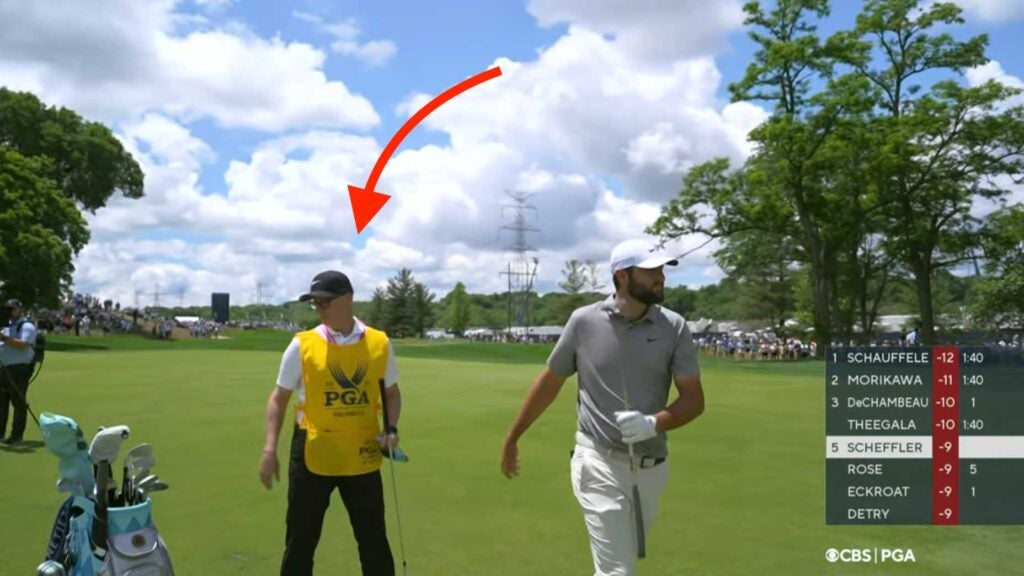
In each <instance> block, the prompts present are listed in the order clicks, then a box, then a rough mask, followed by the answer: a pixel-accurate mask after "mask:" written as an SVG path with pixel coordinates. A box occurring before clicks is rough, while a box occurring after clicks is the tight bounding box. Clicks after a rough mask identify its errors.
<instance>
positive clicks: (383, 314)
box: [366, 287, 387, 331]
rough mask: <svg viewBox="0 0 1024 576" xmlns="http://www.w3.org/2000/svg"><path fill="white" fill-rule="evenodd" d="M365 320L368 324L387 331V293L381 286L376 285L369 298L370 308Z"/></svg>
mask: <svg viewBox="0 0 1024 576" xmlns="http://www.w3.org/2000/svg"><path fill="white" fill-rule="evenodd" d="M366 322H367V324H369V325H370V326H373V327H375V328H378V329H382V330H385V331H387V328H385V325H386V323H387V293H386V292H385V291H384V289H383V288H380V287H377V288H376V289H375V290H374V291H373V297H372V298H371V299H370V309H369V311H368V312H367V315H366Z"/></svg>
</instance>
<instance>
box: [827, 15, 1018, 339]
mask: <svg viewBox="0 0 1024 576" xmlns="http://www.w3.org/2000/svg"><path fill="white" fill-rule="evenodd" d="M961 13H962V10H961V9H960V8H959V7H957V6H956V5H955V4H951V3H934V4H929V5H926V6H923V7H922V6H921V2H920V1H919V0H869V1H868V2H867V3H866V4H865V6H864V9H863V11H862V12H861V14H860V15H859V16H858V18H857V25H856V28H855V29H854V30H853V31H851V32H843V33H839V34H837V35H836V36H835V37H834V38H833V39H832V40H830V45H832V46H833V47H836V54H837V55H838V56H839V58H840V59H841V60H842V61H843V62H844V63H845V64H847V65H849V66H850V67H851V68H852V69H853V70H852V72H851V73H850V76H856V77H857V78H863V79H867V80H868V81H869V83H870V84H869V86H868V88H867V91H866V94H867V96H868V97H869V98H870V100H871V101H872V103H873V108H874V112H875V114H876V116H875V118H874V119H873V121H872V123H871V124H872V125H871V131H872V133H873V134H876V135H878V137H879V141H878V142H877V145H875V146H873V147H871V150H872V152H873V155H874V158H873V159H872V162H871V169H870V170H869V171H868V172H867V173H868V174H870V176H871V182H870V185H871V187H872V188H873V189H875V190H876V191H877V193H878V195H879V197H880V199H881V202H882V206H883V208H884V214H885V227H884V230H883V232H884V234H885V237H886V239H887V242H886V244H887V246H886V249H887V250H888V251H889V252H890V253H891V254H893V255H894V256H895V258H896V260H897V261H898V262H900V263H901V264H902V265H903V266H904V267H905V269H906V270H907V271H908V272H909V273H910V275H911V276H912V277H913V279H914V285H915V288H916V291H917V298H918V304H919V309H920V318H921V332H922V340H923V341H924V342H925V343H927V344H933V343H934V342H935V333H934V329H935V306H934V302H933V298H934V294H933V286H932V284H933V281H934V279H935V274H936V272H937V271H938V270H940V269H943V268H947V267H950V266H954V265H956V264H959V263H962V262H965V261H966V260H968V259H970V258H971V257H972V256H973V253H974V248H975V247H976V246H977V240H978V238H979V235H978V224H979V223H978V221H977V220H976V219H975V218H974V217H972V216H971V209H972V206H973V203H974V200H976V199H979V198H987V199H990V200H991V199H996V198H1001V197H1004V196H1005V195H1006V194H1007V193H1008V191H1007V190H1006V189H1005V188H1003V187H1001V186H999V185H998V184H997V183H996V181H995V177H997V176H1003V175H1010V176H1012V177H1016V178H1020V177H1021V176H1022V175H1024V156H1022V154H1024V108H1021V107H1019V106H1018V107H1013V108H1006V109H1003V110H1000V109H999V107H1000V106H1002V105H1003V103H1005V101H1006V100H1007V99H1008V98H1010V97H1011V96H1014V95H1016V94H1018V93H1019V92H1020V91H1019V90H1015V89H1011V88H1009V87H1006V86H1003V85H1001V84H998V83H996V82H994V81H989V82H987V83H985V84H983V85H980V86H976V87H965V86H963V85H962V84H961V82H959V81H958V80H959V78H957V79H949V78H945V79H942V80H940V81H938V82H936V83H935V84H933V85H932V87H931V89H930V90H922V87H921V85H920V84H918V82H920V80H921V77H922V76H923V77H925V78H928V77H938V76H939V75H941V74H943V73H946V74H948V73H950V72H952V73H954V74H956V75H957V76H962V72H963V70H965V69H968V68H972V67H976V66H980V65H982V64H984V63H985V62H987V58H986V57H985V47H986V45H987V44H988V38H987V37H986V36H984V35H981V36H975V37H973V38H970V39H968V40H966V41H958V40H956V39H954V38H953V36H952V35H951V34H950V33H948V32H946V31H945V30H947V29H949V28H950V27H952V26H954V25H958V24H963V22H964V21H963V19H962V18H961ZM876 60H878V62H877V63H876V62H875V61H876Z"/></svg>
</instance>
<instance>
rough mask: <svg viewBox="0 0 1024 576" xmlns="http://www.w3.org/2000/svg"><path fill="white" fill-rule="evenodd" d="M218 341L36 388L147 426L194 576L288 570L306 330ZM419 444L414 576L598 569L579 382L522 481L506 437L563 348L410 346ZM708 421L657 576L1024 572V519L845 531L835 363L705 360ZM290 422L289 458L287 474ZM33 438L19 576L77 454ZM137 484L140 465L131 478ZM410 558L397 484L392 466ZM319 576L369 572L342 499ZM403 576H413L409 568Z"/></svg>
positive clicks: (43, 407)
mask: <svg viewBox="0 0 1024 576" xmlns="http://www.w3.org/2000/svg"><path fill="white" fill-rule="evenodd" d="M231 336H232V337H231V338H229V339H226V340H218V341H210V340H205V341H181V342H166V341H159V340H149V339H143V338H139V337H107V338H100V337H94V338H74V337H59V336H54V337H51V338H50V342H51V343H52V345H51V346H50V352H48V353H47V359H46V363H45V365H44V368H43V372H42V375H41V376H40V377H39V379H38V380H37V381H36V382H35V383H34V384H33V385H32V387H31V388H30V400H31V404H32V406H33V408H34V410H35V411H36V413H39V412H42V411H49V412H55V413H59V414H64V415H67V416H71V417H73V418H75V419H76V420H77V421H78V422H79V424H80V425H81V426H82V428H83V430H85V432H86V434H87V436H88V437H89V438H91V437H92V435H93V433H94V432H95V431H96V428H97V426H100V425H105V426H109V425H115V424H127V425H128V426H130V427H131V430H132V437H131V438H130V439H129V440H128V441H127V443H126V445H125V448H124V449H125V450H127V448H130V447H131V446H133V445H134V444H136V443H139V442H149V443H151V444H153V446H154V455H155V457H156V460H157V464H156V467H155V468H154V470H153V471H154V472H155V473H157V474H158V475H159V476H160V478H161V479H162V480H164V481H166V482H167V483H169V484H170V486H171V489H170V490H168V491H166V492H161V493H157V494H154V495H153V502H154V521H155V522H156V524H157V526H158V528H159V529H160V531H161V533H162V535H163V537H164V539H165V540H166V541H167V544H168V547H169V548H170V552H171V556H172V558H173V560H174V564H175V568H176V572H177V574H179V576H204V575H211V576H213V575H217V576H225V575H246V576H248V575H252V576H260V575H267V576H269V575H274V574H277V573H278V567H279V563H280V558H281V552H282V547H283V540H284V510H285V492H286V488H287V482H286V480H285V482H283V483H281V484H278V485H275V486H274V488H273V490H271V491H267V490H266V489H264V488H263V487H262V486H261V485H260V483H259V481H258V477H257V468H258V464H259V458H260V451H261V448H262V443H263V422H264V407H265V403H266V400H267V395H268V394H269V392H270V390H271V388H272V387H273V384H274V379H275V377H276V374H277V367H278V363H279V361H280V357H281V352H282V351H283V349H284V347H285V346H286V345H287V343H288V340H289V338H290V335H289V334H287V333H281V332H271V331H251V332H245V333H242V332H235V333H232V334H231ZM395 346H396V353H397V355H398V357H399V358H398V364H399V368H400V370H401V383H402V394H403V413H402V420H401V430H402V446H403V447H404V449H405V450H406V451H407V452H408V453H409V455H410V458H411V462H410V463H408V464H399V465H397V467H396V473H397V478H398V492H399V500H400V504H401V514H402V521H403V529H404V534H405V549H406V552H407V560H408V564H409V571H410V574H413V575H415V576H428V575H438V576H440V575H444V576H452V575H458V576H465V575H490V574H494V575H523V576H548V575H558V576H560V575H586V574H592V566H591V564H590V553H589V548H588V543H587V537H586V532H585V529H584V526H583V521H582V517H581V515H580V514H579V512H578V508H577V504H576V502H575V500H574V498H573V496H572V491H571V488H570V485H569V473H568V470H569V455H568V451H569V449H570V448H571V447H572V433H573V430H574V426H575V401H576V392H575V379H574V378H573V379H570V380H569V381H568V382H567V383H566V387H565V388H564V389H563V391H562V393H561V395H560V396H559V398H558V400H557V402H556V403H555V404H554V405H553V406H552V407H551V408H550V409H549V410H548V412H547V413H546V414H545V415H544V416H543V417H542V418H541V420H539V421H538V422H537V424H535V425H534V427H533V428H532V429H531V430H530V431H529V432H528V433H527V435H526V436H525V437H524V438H523V440H522V441H521V442H520V457H521V462H522V473H521V475H520V476H519V477H518V478H516V479H514V480H508V479H506V478H505V477H504V476H502V475H501V473H500V471H499V461H500V449H501V442H502V438H503V436H504V434H505V431H506V429H507V428H508V425H509V423H510V422H511V421H512V419H513V418H514V416H515V414H516V412H517V410H518V409H519V406H520V404H521V402H522V399H523V396H524V395H525V392H526V390H527V388H528V387H529V385H530V384H531V382H532V380H533V378H534V377H535V376H536V374H537V372H538V371H539V370H540V368H541V367H542V365H543V362H544V359H545V358H546V356H547V353H548V351H550V346H541V345H502V344H491V343H466V342H456V343H450V342H444V343H427V342H420V341H408V342H404V341H399V342H396V345H395ZM702 368H703V382H704V387H705V392H706V397H707V410H706V412H705V414H704V415H703V416H702V417H701V418H700V419H698V420H697V421H695V422H694V423H693V424H692V425H690V426H687V427H685V428H683V429H681V430H677V431H675V432H672V433H671V434H670V442H669V445H670V450H671V458H670V460H669V462H670V465H671V467H672V472H671V481H670V484H669V487H668V489H667V491H666V493H665V495H664V498H663V500H662V506H661V509H660V514H659V517H658V521H657V523H656V525H655V528H654V530H653V532H652V533H651V534H650V535H649V537H648V558H647V559H645V560H642V561H641V564H640V568H639V570H638V574H640V575H666V576H669V575H688V576H696V575H750V574H764V575H804V574H806V575H819V574H824V575H829V574H842V575H847V574H849V575H853V574H868V575H875V574H879V575H880V574H897V575H903V574H907V575H909V574H920V575H929V576H931V575H936V576H962V575H992V576H1003V575H1013V574H1024V544H1022V541H1024V528H1021V527H967V526H961V527H931V526H920V527H898V526H893V527H887V526H843V527H839V526H826V525H825V513H824V414H823V412H824V411H823V407H824V405H825V403H824V385H823V376H822V373H823V365H822V364H821V363H819V362H814V361H808V362H800V363H777V362H776V363H761V362H731V361H724V360H714V359H702ZM291 420H292V416H291V414H289V417H288V419H287V423H286V431H285V433H284V435H283V439H282V442H281V446H280V450H279V453H280V455H281V463H282V467H283V471H284V473H285V475H286V473H287V454H286V447H287V439H288V438H290V435H291V434H290V428H291ZM29 427H30V428H29V430H28V431H27V434H26V437H27V439H29V440H30V441H35V442H31V443H30V444H29V445H28V446H27V447H23V448H21V449H19V450H11V449H0V575H2V576H21V575H30V574H34V569H35V567H36V565H37V564H38V563H39V562H40V560H41V559H42V556H43V554H44V552H45V548H46V543H47V539H48V536H49V532H50V527H51V525H52V522H53V517H54V514H55V512H56V510H57V507H58V506H59V504H60V502H61V501H62V495H61V494H59V493H58V492H57V490H56V487H55V482H56V479H57V459H56V458H55V457H54V456H53V455H51V454H50V453H49V452H48V451H47V450H46V449H45V447H43V446H42V444H41V442H38V440H39V439H40V436H39V431H38V429H36V428H35V424H34V423H32V422H30V423H29ZM115 472H116V474H117V476H118V478H120V474H121V472H120V462H118V465H117V466H116V467H115ZM382 472H383V474H384V480H385V490H386V495H387V502H388V528H389V532H390V535H391V542H392V548H393V550H394V552H395V556H396V561H398V560H399V558H398V556H399V546H398V532H397V526H396V523H395V516H394V506H393V500H392V493H391V485H390V472H389V470H388V468H387V465H385V468H383V469H382ZM875 547H878V548H902V549H907V548H910V549H913V552H914V555H915V557H916V562H915V563H904V564H895V563H890V564H857V563H848V564H842V563H836V564H831V563H829V562H827V561H826V559H825V551H826V550H827V549H829V548H838V549H842V548H875ZM316 561H317V564H316V574H321V575H325V576H326V575H343V574H358V573H359V571H358V560H357V556H356V551H355V546H354V543H353V540H352V537H351V530H350V528H349V527H348V522H347V518H346V517H345V513H344V507H343V506H342V505H341V502H340V499H338V498H335V499H334V500H333V501H332V506H331V509H330V510H329V512H328V518H327V521H326V525H325V528H324V535H323V539H322V540H321V543H320V547H319V549H318V551H317V560H316ZM399 574H401V570H400V568H399Z"/></svg>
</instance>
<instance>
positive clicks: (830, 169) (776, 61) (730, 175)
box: [648, 0, 862, 345]
mask: <svg viewBox="0 0 1024 576" xmlns="http://www.w3.org/2000/svg"><path fill="white" fill-rule="evenodd" d="M744 11H745V12H746V13H747V18H746V21H745V22H746V24H747V25H749V26H751V27H752V31H751V32H750V37H751V38H752V39H753V40H754V41H755V42H756V43H757V44H758V47H759V48H758V51H757V52H756V53H755V55H754V61H753V62H752V63H751V64H750V66H749V67H748V68H747V71H746V74H745V76H744V77H743V79H742V80H741V81H739V82H737V83H734V84H732V85H730V86H729V90H730V91H731V92H732V98H733V100H734V101H744V100H765V101H768V102H771V103H774V105H775V106H774V108H775V109H774V112H773V114H772V117H771V118H769V119H768V120H767V121H766V122H765V123H764V124H762V125H761V126H759V127H758V128H756V129H755V130H754V131H753V132H752V133H751V134H750V139H751V140H752V141H754V143H755V144H756V147H757V150H756V152H755V154H754V156H752V157H751V158H750V159H748V160H747V163H746V165H745V166H744V167H743V168H742V169H739V170H730V166H729V162H728V161H727V160H725V159H717V160H713V161H710V162H707V163H705V164H702V165H699V166H697V167H695V168H693V169H692V170H690V172H689V173H687V175H686V176H685V177H684V180H683V189H682V190H681V191H680V193H679V197H678V198H676V199H675V200H673V201H671V202H670V203H669V204H668V205H667V206H666V207H665V208H663V210H662V213H661V216H660V217H659V218H658V220H657V221H655V223H654V224H653V225H652V226H651V227H650V228H649V229H648V231H650V232H653V233H656V234H659V235H661V236H663V237H666V238H674V237H678V236H680V235H683V234H690V233H702V234H704V235H707V236H710V237H711V238H725V237H729V236H732V235H734V234H739V233H742V232H745V231H750V230H758V231H761V232H763V233H768V234H772V235H776V236H778V237H789V238H792V239H793V241H794V242H795V244H796V245H797V246H798V247H799V249H800V251H801V254H802V259H803V260H804V261H805V262H806V263H807V265H808V271H809V274H810V278H811V293H812V295H813V298H812V301H813V314H812V318H813V324H814V329H815V338H816V339H817V340H818V342H819V344H821V345H826V344H828V343H829V342H830V340H831V335H832V332H833V321H832V320H833V318H832V316H833V315H832V308H833V306H834V295H833V291H834V287H835V275H836V272H835V269H836V265H837V254H838V251H839V249H840V245H841V238H842V237H844V236H847V235H848V234H847V233H846V232H845V231H844V230H842V227H843V224H846V223H848V222H849V220H846V219H839V221H837V215H838V216H842V215H843V214H844V208H845V206H846V204H847V202H846V198H844V196H843V195H844V194H845V193H848V190H847V189H846V188H841V189H835V188H832V187H831V186H830V184H831V178H832V176H833V175H834V174H836V173H837V172H838V171H839V170H840V167H841V166H842V164H843V162H842V161H843V158H842V154H841V151H842V148H841V145H842V138H841V135H842V133H843V132H844V131H846V130H851V129H853V128H852V127H850V126H848V125H847V122H848V119H849V117H850V116H854V117H855V116H856V114H857V113H858V112H859V110H860V108H861V106H862V104H861V103H859V102H857V100H856V99H855V98H853V97H851V94H855V93H856V91H855V90H853V88H852V87H851V86H849V84H851V82H850V81H847V82H846V83H844V84H836V83H833V82H831V81H830V79H831V77H832V57H831V55H830V54H829V53H828V51H827V50H826V47H825V46H824V45H823V44H822V43H821V41H820V39H819V38H818V36H817V34H816V27H815V26H814V24H813V20H814V19H815V18H822V17H824V16H826V15H827V14H828V3H827V2H826V0H779V1H778V2H777V3H776V6H775V8H774V10H772V11H771V12H770V13H766V12H765V11H764V10H763V9H762V8H761V6H760V4H759V3H758V2H749V3H747V4H746V5H745V6H744ZM814 83H816V84H822V85H827V86H828V88H829V90H826V91H823V92H820V93H812V91H811V87H812V85H814ZM697 207H707V209H708V210H709V211H710V212H711V219H710V224H706V223H705V222H706V220H705V218H704V216H705V215H706V214H705V213H703V212H702V211H700V210H698V208H697Z"/></svg>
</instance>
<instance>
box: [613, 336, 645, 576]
mask: <svg viewBox="0 0 1024 576" xmlns="http://www.w3.org/2000/svg"><path fill="white" fill-rule="evenodd" d="M612 332H613V333H614V334H615V340H616V343H617V344H618V348H619V351H620V354H621V353H622V341H621V340H620V339H619V333H618V330H616V328H615V324H614V323H613V324H612ZM619 377H620V379H621V381H622V405H623V407H624V409H625V410H632V409H633V408H632V407H631V406H630V404H629V390H628V386H627V385H626V361H625V358H623V360H622V362H619ZM626 448H627V449H628V450H629V474H630V476H632V479H633V525H634V528H635V530H634V532H635V533H636V557H637V558H646V557H647V537H646V534H644V511H643V508H642V504H641V501H640V484H639V482H638V481H637V475H636V453H635V451H634V450H633V444H632V443H627V444H626Z"/></svg>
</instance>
